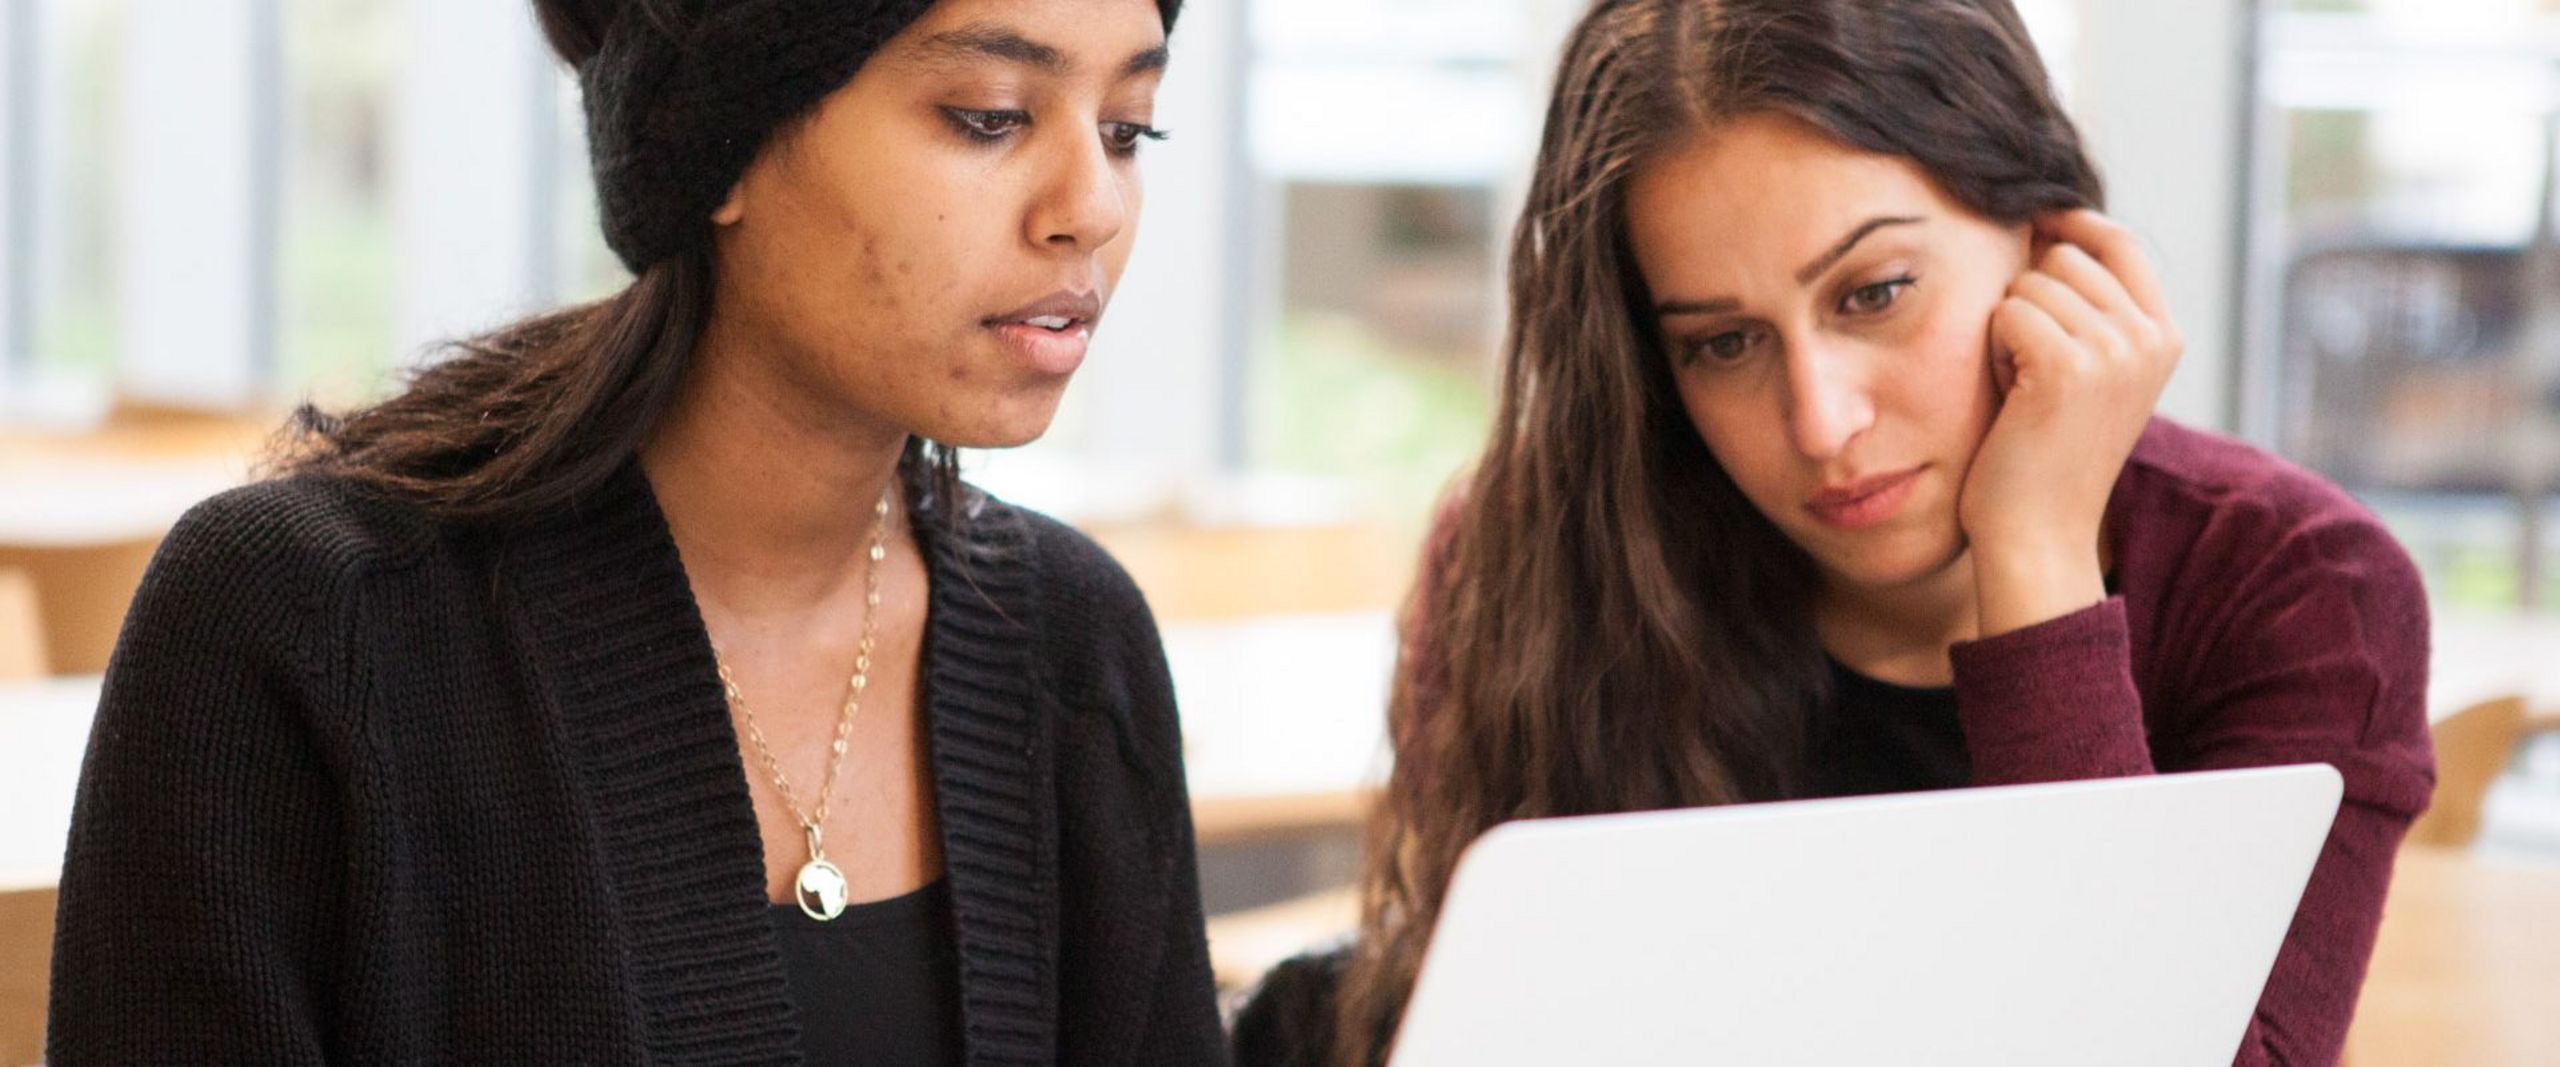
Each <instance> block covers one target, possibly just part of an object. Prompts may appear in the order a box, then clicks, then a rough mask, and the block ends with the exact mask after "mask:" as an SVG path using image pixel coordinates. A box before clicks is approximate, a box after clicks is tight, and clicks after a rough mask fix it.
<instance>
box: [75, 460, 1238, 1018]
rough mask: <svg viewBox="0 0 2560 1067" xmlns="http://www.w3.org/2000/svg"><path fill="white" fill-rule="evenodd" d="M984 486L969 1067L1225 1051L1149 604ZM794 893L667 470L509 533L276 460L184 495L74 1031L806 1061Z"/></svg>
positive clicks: (126, 636) (974, 651) (952, 861)
mask: <svg viewBox="0 0 2560 1067" xmlns="http://www.w3.org/2000/svg"><path fill="white" fill-rule="evenodd" d="M958 510H962V511H965V512H966V513H967V514H965V515H948V514H940V513H937V512H936V511H935V510H934V509H933V507H932V506H931V505H928V506H927V507H926V508H924V509H920V510H919V511H918V512H917V523H916V525H917V527H918V535H919V537H920V538H921V539H922V540H923V542H924V544H925V556H926V562H927V568H928V573H929V575H930V581H931V590H932V592H931V601H930V607H929V609H928V613H927V623H926V638H925V646H924V658H925V664H924V673H923V680H924V686H923V700H924V702H925V706H926V709H927V716H928V720H929V726H928V731H927V735H928V737H929V738H930V744H931V753H932V756H931V758H932V776H933V791H934V798H935V802H936V805H937V809H938V811H939V814H940V824H941V835H942V844H943V852H944V856H945V862H946V865H947V870H948V877H949V880H950V890H951V900H952V911H953V913H954V920H955V925H956V930H957V936H958V942H959V946H960V957H961V963H960V975H961V979H960V981H961V987H962V988H961V995H960V999H961V1003H962V1013H963V1019H964V1031H965V1035H966V1048H967V1054H968V1062H970V1063H972V1064H1046V1063H1069V1064H1183V1065H1186V1067H1187V1065H1192V1064H1202V1063H1214V1062H1222V1061H1223V1060H1224V1058H1225V1052H1224V1043H1223V1040H1222V1038H1221V1036H1220V1032H1219V1024H1218V1017H1217V1010H1216V1006H1215V1002H1214V999H1213V998H1214V994H1213V992H1212V988H1211V983H1210V976H1209V967H1208V958H1207V947H1206V944H1205V942H1204V940H1203V937H1202V931H1201V915H1200V898H1199V887H1198V881H1197V876H1196V874H1195V860H1194V856H1193V843H1192V835H1191V822H1190V815H1189V808H1188V804H1187V801H1186V797H1185V791H1184V784H1183V774H1182V757H1181V748H1180V740H1179V736H1178V730H1177V727H1176V723H1175V718H1174V707H1173V694H1172V688H1171V684H1170V681H1169V678H1168V676H1167V673H1166V670H1165V663H1164V655H1163V652H1162V649H1161V646H1160V644H1159V642H1158V638H1157V634H1156V630H1155V626H1154V623H1153V621H1152V619H1151V618H1150V616H1149V614H1148V612H1147V608H1146V604H1145V602H1144V601H1143V600H1142V599H1141V598H1140V596H1139V594H1138V592H1137V590H1136V588H1135V587H1134V586H1133V585H1131V583H1130V582H1129V579H1128V577H1127V575H1126V574H1125V573H1123V572H1122V571H1121V570H1120V568H1119V567H1118V566H1117V565H1116V564H1114V563H1113V562H1112V561H1111V559H1110V558H1109V557H1108V556H1107V555H1105V554H1104V553H1103V552H1102V551H1101V550H1100V549H1099V548H1097V547H1096V546H1094V544H1093V543H1092V542H1091V541H1089V540H1087V539H1085V538H1084V537H1082V536H1080V535H1078V534H1076V533H1075V532H1073V531H1071V530H1069V529H1068V528H1066V527H1065V526H1062V525H1060V524H1058V523H1057V522H1055V521H1053V520H1050V519H1047V518H1045V517H1042V516H1039V515H1037V514H1034V513H1032V512H1028V511H1024V510H1019V509H1015V508H1011V507H1008V506H1006V505H1004V504H1002V503H1000V502H997V501H995V500H993V499H991V498H988V497H985V496H983V495H979V494H976V493H975V492H974V490H973V491H971V493H970V494H969V495H967V496H966V497H965V498H964V501H963V504H962V506H961V508H960V509H958ZM764 885H765V877H764V861H763V851H762V844H761V841H760V839H759V837H758V835H757V831H756V823H755V815H754V812H753V810H752V809H751V808H750V807H749V804H748V799H747V780H746V776H745V770H744V768H743V767H742V765H741V763H740V760H739V756H738V743H737V737H736V734H735V733H734V732H733V729H732V727H731V723H730V717H729V714H728V711H727V706H726V704H725V702H724V700H723V698H722V692H721V687H720V683H719V680H718V678H717V676H716V674H715V672H714V669H713V664H712V658H711V645H710V641H709V638H708V637H707V635H706V634H705V631H704V628H703V624H702V620H701V616H700V614H699V612H698V611H697V610H696V608H695V605H694V602H693V597H692V593H691V590H690V587H689V586H688V585H687V583H686V580H685V575H684V570H683V567H682V564H681V563H680V562H679V560H678V558H677V553H676V548H675V544H674V541H673V540H672V538H671V537H670V536H669V534H668V531H667V525H666V521H665V518H664V516H663V515H662V514H661V513H660V512H659V510H658V507H657V503H656V499H655V497H654V496H653V495H652V494H651V492H650V489H649V486H648V482H647V479H646V478H645V477H643V476H642V475H641V473H640V472H639V470H638V469H637V467H636V466H635V467H628V468H626V469H625V470H623V471H622V472H621V473H620V474H619V475H617V476H616V478H615V479H614V480H613V481H612V482H611V483H610V484H609V485H608V486H606V487H605V488H604V489H603V490H602V491H600V492H599V493H598V494H596V495H595V497H594V498H592V499H590V500H588V501H587V502H586V503H585V505H584V506H582V507H581V508H579V509H577V511H576V513H575V514H570V515H561V516H557V517H554V518H551V519H548V520H545V521H542V522H537V523H528V524H522V525H518V526H514V527H506V528H496V529H471V528H465V527H461V526H457V525H452V524H446V523H440V522H436V521H431V520H429V519H428V518H426V517H424V516H423V515H422V514H421V513H419V512H418V511H416V510H414V509H411V508H407V507H403V506H400V505H396V504H393V503H390V502H387V501H384V500H381V499H378V498H375V497H371V496H367V495H364V494H362V493H359V492H357V491H355V490H353V489H352V488H350V487H348V486H346V485H345V484H343V483H337V482H332V481H329V480H325V479H321V478H316V477H311V476H300V477H294V478H288V479H283V480H278V481H271V482H266V483H262V484H257V485H252V486H248V487H245V488H242V489H238V490H234V491H232V492H229V493H226V494H224V495H222V496H219V497H216V498H214V499H212V500H210V501H207V502H206V503H204V504H201V505H199V506H197V507H196V508H195V509H194V510H192V511H191V512H190V513H189V514H188V515H187V516H186V517H185V518H184V519H183V520H182V521H181V522H180V523H179V524H178V527H177V529H176V530H175V531H174V532H173V533H172V534H171V535H170V537H169V538H168V540H167V542H166V543H165V544H164V545H163V546H162V548H161V550H160V554H159V556H158V558H157V559H156V560H155V561H154V562H153V564H152V567H151V571H150V574H149V576H148V577H147V578H146V579H145V581H144V583H143V586H142V590H141V592H140V594H139V595H138V596H137V598H136V600H135V603H134V607H133V610H132V613H131V615H130V616H129V617H128V619H127V621H126V623H125V629H124V633H123V636H122V639H121V641H120V642H119V645H118V648H117V651H116V654H115V659H114V662H113V664H112V666H110V668H109V669H108V672H107V680H106V687H105V693H104V697H103V700H102V702H101V705H100V707H99V710H98V717H97V722H96V726H95V728H94V731H93V733H92V735H91V738H90V742H89V753H88V757H87V762H86V764H85V766H84V767H83V770H82V772H81V781H80V792H79V799H78V806H77V810H76V813H75V815H74V817H73V824H72V831H71V840H70V846H69V852H68V856H67V859H66V862H65V867H64V871H63V878H62V886H61V910H60V914H59V921H58V923H57V931H56V940H55V952H54V964H53V966H54V971H53V991H52V1008H51V1024H50V1039H49V1048H48V1059H49V1061H50V1062H51V1063H52V1064H54V1067H82V1065H85V1064H100V1063H117V1064H128V1063H240V1064H249V1063H255V1064H316V1063H324V1062H326V1063H367V1064H374V1063H380V1064H405V1063H560V1064H570V1063H577V1064H640V1063H659V1064H679V1063H681V1064H750V1063H752V1064H789V1063H796V1062H798V1061H799V1056H798V1053H797V1051H796V1041H797V1035H798V1025H799V1024H798V1022H797V1017H796V1015H795V1011H794V1008H793V1006H792V1003H791V1001H790V999H789V997H788V993H787V987H786V985H785V982H784V978H783V970H782V964H781V960H780V957H779V956H778V954H777V951H776V948H775V946H774V943H773V937H772V932H771V929H770V927H769V926H768V925H767V923H766V919H765V912H764V909H765V907H766V901H765V897H764ZM843 1010H856V1011H858V1010H860V1007H859V1006H858V1005H855V1006H848V1007H846V1008H845V1009H843Z"/></svg>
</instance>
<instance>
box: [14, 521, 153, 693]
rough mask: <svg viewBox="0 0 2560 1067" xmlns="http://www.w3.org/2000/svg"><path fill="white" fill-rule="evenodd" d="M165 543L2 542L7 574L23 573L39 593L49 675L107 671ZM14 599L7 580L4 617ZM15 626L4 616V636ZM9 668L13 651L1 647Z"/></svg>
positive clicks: (35, 596)
mask: <svg viewBox="0 0 2560 1067" xmlns="http://www.w3.org/2000/svg"><path fill="white" fill-rule="evenodd" d="M159 543H160V539H159V537H158V536H157V535H150V536H144V537H121V538H116V539H113V540H107V541H101V542H97V543H88V544H77V543H75V544H51V543H0V572H14V573H16V574H18V575H20V576H21V578H22V579H23V581H22V584H23V585H24V586H25V587H27V588H29V589H31V590H32V593H33V600H34V606H35V615H36V625H37V631H38V634H37V636H38V639H39V641H40V643H39V644H38V645H37V646H36V647H38V648H40V649H41V650H42V653H43V656H44V659H43V661H42V662H43V663H44V665H45V666H44V671H43V673H52V674H96V673H98V672H100V671H104V670H106V669H107V654H108V653H110V652H112V651H114V650H115V644H116V633H117V631H118V630H119V629H120V628H121V627H122V626H123V625H124V612H125V608H126V607H127V606H129V605H130V604H132V602H133V591H134V590H135V589H136V588H137V587H139V586H140V585H141V584H142V572H143V569H144V568H145V567H146V566H148V565H149V564H150V562H151V553H152V551H153V550H154V549H156V548H158V547H159ZM10 596H11V594H10V593H9V591H8V590H7V588H6V582H5V580H0V612H6V611H7V610H9V609H8V600H9V598H10ZM9 629H10V624H9V623H8V621H7V619H6V616H5V615H0V634H6V633H8V632H9ZM21 654H23V653H21ZM7 668H8V653H7V651H6V650H5V649H0V674H5V673H6V671H7Z"/></svg>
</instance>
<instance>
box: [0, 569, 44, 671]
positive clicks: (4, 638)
mask: <svg viewBox="0 0 2560 1067" xmlns="http://www.w3.org/2000/svg"><path fill="white" fill-rule="evenodd" d="M48 670H49V668H47V667H46V666H45V655H44V619H43V616H41V615H39V614H37V611H36V581H35V579H34V578H31V577H29V576H28V575H27V572H25V571H22V570H19V569H17V568H15V567H0V682H23V681H29V680H32V679H36V678H42V677H44V676H45V674H46V673H47V672H48Z"/></svg>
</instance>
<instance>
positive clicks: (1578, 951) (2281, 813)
mask: <svg viewBox="0 0 2560 1067" xmlns="http://www.w3.org/2000/svg"><path fill="white" fill-rule="evenodd" d="M2340 788H2341V785H2340V782H2339V779H2338V773H2337V771H2335V770H2333V769H2331V768H2329V767H2327V766H2325V765H2321V764H2305V765H2300V766H2290V767H2266V768H2254V769H2249V770H2239V771H2210V772H2202V773H2194V774H2175V775H2161V776H2158V777H2151V778H2125V779H2110V780H2103V781H2091V782H2067V783H2059V784H2053V785H2031V786H2009V787H2002V788H1988V789H1961V790H1953V791H1948V792H1938V793H1916V794H1901V795H1895V796H1884V797H1858V798H1848V799H1840V800H1812V801H1797V802H1792V803H1783V804H1756V805H1742V806H1735V807H1726V808H1707V809H1697V810H1690V811H1677V812H1657V813H1644V814H1633V815H1598V816H1589V817H1582V818H1570V819H1539V820H1532V821H1525V822H1517V823H1511V824H1508V825H1504V826H1502V827H1499V828H1497V829H1495V830H1494V831H1492V832H1491V833H1488V834H1486V835H1485V836H1484V837H1483V838H1481V839H1479V840H1478V841H1477V842H1476V843H1475V845H1474V846H1473V847H1472V848H1470V849H1469V850H1468V852H1467V854H1466V856H1465V858H1464V859H1463V860H1462V861H1461V862H1460V863H1459V865H1458V872H1457V875H1456V878H1455V880H1454V881H1453V882H1452V883H1451V887H1450V891H1449V897H1448V902H1447V905H1446V907H1444V908H1443V910H1442V912H1441V916H1440V925H1439V928H1438V929H1437V930H1436V931H1435V933H1434V934H1433V940H1432V945H1431V950H1430V953H1429V954H1428V955H1427V956H1426V957H1425V958H1424V961H1423V967H1422V974H1421V978H1420V981H1419V982H1418V984H1417V985H1416V986H1415V988H1414V993H1413V998H1412V1000H1411V1001H1410V1002H1409V1005H1408V1008H1407V1010H1406V1013H1405V1019H1404V1023H1403V1028H1402V1029H1401V1030H1400V1031H1399V1032H1398V1035H1397V1042H1396V1052H1395V1058H1394V1064H1395V1067H1452V1065H1465V1067H1501V1065H1508V1064H1535V1065H1538V1067H1552V1065H1558V1064H1610V1065H1618V1064H1629V1065H1634V1064H1738V1065H1750V1067H1781V1065H1789V1067H1791V1065H1807V1067H1811V1065H1824V1067H1845V1065H1867V1064H1894V1065H1923V1064H1927V1065H1935V1064H1945V1065H1958V1064H1961V1065H1963V1067H2007V1065H2019V1067H2026V1065H2033V1067H2052V1065H2055V1064H2073V1065H2112V1064H2122V1065H2126V1067H2137V1065H2138V1067H2227V1065H2228V1064H2229V1063H2230V1062H2231V1059H2232V1055H2233V1053H2234V1052H2236V1051H2237V1050H2238V1048H2239V1045H2240V1039H2241V1036H2242V1033H2243V1032H2244V1031H2245V1030H2246V1029H2247V1027H2248V1024H2249V1018H2250V1014H2251V1012H2252V1010H2253V1009H2254V1008H2255V1007H2256V1005H2257V1002H2258V994H2259V992H2260V990H2262V989H2263V988H2264V987H2265V985H2266V980H2267V972H2268V970H2269V969H2270V968H2271V967H2273V966H2274V963H2275V956H2276V948H2277V946H2278V945H2279V944H2281V943H2282V941H2283V940H2284V934H2285V929H2286V927H2287V926H2288V925H2289V924H2290V923H2291V921H2292V918H2293V910H2294V905H2295V903H2296V902H2297V901H2298V900H2299V899H2300V898H2301V896H2302V887H2303V885H2304V884H2305V883H2306V882H2307V881H2308V880H2309V879H2310V876H2311V865H2312V862H2313V861H2314V860H2315V859H2317V858H2318V856H2319V853H2320V846H2321V842H2322V841H2323V840H2324V839H2325V838H2326V837H2327V834H2328V830H2329V822H2330V820H2331V819H2332V818H2333V817H2334V816H2335V815H2336V814H2337V809H2338V797H2339V792H2340Z"/></svg>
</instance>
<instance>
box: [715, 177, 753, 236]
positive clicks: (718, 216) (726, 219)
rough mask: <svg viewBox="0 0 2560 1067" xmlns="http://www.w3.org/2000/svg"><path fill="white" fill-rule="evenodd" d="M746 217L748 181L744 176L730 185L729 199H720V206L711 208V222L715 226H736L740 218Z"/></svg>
mask: <svg viewBox="0 0 2560 1067" xmlns="http://www.w3.org/2000/svg"><path fill="white" fill-rule="evenodd" d="M746 217H747V181H746V179H744V178H740V179H738V181H737V182H736V183H735V184H733V185H731V186H729V196H728V199H725V200H722V201H720V206H719V207H715V208H712V209H711V224H712V225H714V226H735V225H737V224H738V220H740V219H743V218H746Z"/></svg>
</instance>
